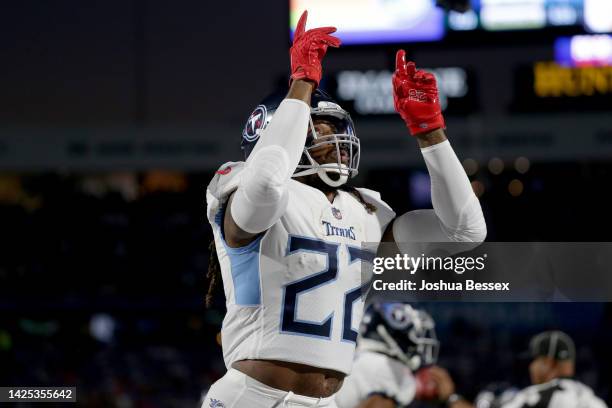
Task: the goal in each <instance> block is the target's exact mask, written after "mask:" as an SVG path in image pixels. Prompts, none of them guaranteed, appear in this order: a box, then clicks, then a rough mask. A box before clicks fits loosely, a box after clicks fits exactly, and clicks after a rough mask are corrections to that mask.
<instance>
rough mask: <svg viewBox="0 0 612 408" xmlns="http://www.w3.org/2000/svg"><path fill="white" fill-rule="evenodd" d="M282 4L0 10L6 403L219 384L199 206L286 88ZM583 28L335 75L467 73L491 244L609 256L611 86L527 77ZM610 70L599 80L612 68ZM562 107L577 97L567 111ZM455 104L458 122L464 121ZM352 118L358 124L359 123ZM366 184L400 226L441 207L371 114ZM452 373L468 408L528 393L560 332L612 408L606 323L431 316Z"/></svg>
mask: <svg viewBox="0 0 612 408" xmlns="http://www.w3.org/2000/svg"><path fill="white" fill-rule="evenodd" d="M288 7H289V6H288V4H287V2H286V1H284V0H283V1H267V2H265V3H264V2H252V1H244V0H235V1H232V2H212V1H209V2H202V1H181V2H173V3H170V2H163V1H145V0H131V1H106V2H99V1H91V2H72V1H62V2H40V1H38V2H36V1H24V2H12V3H6V4H3V5H2V6H0V27H2V32H3V34H2V35H1V36H0V61H1V62H2V63H1V64H0V95H1V97H0V220H1V221H0V225H1V226H2V234H1V236H2V238H1V240H2V243H1V246H0V248H1V250H2V256H1V257H0V385H6V386H8V385H50V386H51V385H55V386H59V385H76V386H77V387H78V390H79V394H78V396H79V400H80V403H79V405H80V406H87V407H115V406H116V407H184V406H195V404H196V402H197V400H198V398H199V396H200V393H201V392H202V391H204V390H205V389H206V388H207V387H208V385H209V384H210V383H211V382H212V381H214V380H215V379H216V378H218V377H219V376H221V375H222V374H223V372H224V371H225V368H224V366H223V362H222V360H221V353H220V348H219V347H218V346H217V344H216V334H217V331H218V327H219V323H220V320H221V318H222V313H223V308H222V300H221V299H217V304H216V308H215V309H213V310H206V309H205V308H204V306H203V296H204V293H205V291H206V287H205V282H204V275H205V272H206V268H207V263H208V255H209V254H208V250H207V247H208V242H209V240H210V237H211V231H210V228H209V226H208V225H207V223H206V220H205V216H204V190H205V186H206V184H207V182H208V180H209V179H210V177H211V176H212V174H213V172H214V170H215V168H216V167H217V166H218V165H220V164H221V163H223V162H225V161H228V160H239V159H240V151H239V148H238V146H239V139H240V134H241V130H242V127H243V125H244V121H245V120H246V118H247V117H248V115H249V113H250V112H251V110H252V109H253V108H254V106H255V105H256V104H257V102H258V101H259V100H260V99H261V98H262V97H263V96H265V95H266V94H268V93H270V92H271V91H273V90H274V89H276V88H277V87H279V86H282V85H281V84H284V83H285V81H286V75H287V70H288V55H287V49H288V46H289V35H288V29H287V28H288ZM581 32H582V30H581V29H579V28H576V27H570V28H559V27H557V28H554V29H550V30H540V31H527V32H521V31H512V32H494V33H485V32H472V33H460V34H458V35H456V36H454V37H452V38H449V39H447V40H445V41H442V42H437V43H403V44H390V45H367V46H347V47H344V48H341V49H339V50H332V51H331V52H329V53H328V56H327V57H326V59H325V65H324V70H325V73H326V74H328V77H327V80H326V82H324V85H325V86H329V87H330V88H332V89H330V90H331V91H332V92H334V89H333V88H334V87H335V86H336V83H337V78H338V75H339V74H340V73H341V72H342V71H347V70H352V71H355V70H358V71H360V72H362V73H364V72H366V71H371V70H373V71H375V72H380V71H384V70H391V69H392V64H393V58H394V52H395V50H396V49H397V48H398V47H399V46H400V45H401V46H402V47H404V48H405V49H406V50H407V51H408V55H409V57H410V58H413V59H414V60H416V62H417V64H419V65H420V66H424V67H430V68H444V67H461V68H463V69H464V70H465V72H466V73H467V75H468V78H469V80H468V81H467V84H468V87H469V90H468V93H467V95H466V97H465V98H463V99H461V100H459V101H452V102H449V109H448V111H447V113H446V117H447V124H448V134H449V137H450V139H451V141H452V143H453V145H454V146H455V149H456V151H457V153H458V155H459V157H460V158H462V159H471V160H467V161H465V162H464V164H465V166H466V170H468V171H469V173H470V178H471V179H472V180H473V181H474V186H475V189H476V191H477V193H478V194H479V196H480V199H481V202H482V205H483V209H484V212H485V217H486V218H487V223H488V228H489V235H488V239H489V240H492V241H528V240H543V241H606V240H609V238H608V237H609V235H608V231H609V230H610V226H611V224H612V223H611V217H609V216H608V215H607V211H608V209H609V208H610V196H609V194H608V192H609V188H610V175H611V173H612V162H611V160H610V159H611V158H612V144H611V143H612V120H611V119H612V115H611V110H612V104H611V103H610V96H611V95H612V75H609V76H608V78H609V79H608V81H609V82H607V83H605V84H604V85H601V84H600V86H599V87H598V88H597V89H596V92H594V93H591V94H590V95H589V94H588V93H587V94H580V93H579V94H577V95H576V94H573V95H571V96H570V95H569V94H571V93H572V92H569V91H567V88H566V85H567V84H566V85H559V89H562V90H563V89H565V91H562V92H561V91H560V92H561V94H562V96H559V97H556V98H538V96H537V95H534V92H533V83H532V82H531V81H532V80H531V78H530V75H531V74H530V73H532V72H533V69H534V64H536V63H538V62H546V61H552V60H553V59H554V50H553V45H554V42H555V39H556V38H558V37H559V36H564V35H572V34H578V33H581ZM602 69H605V68H602ZM563 95H565V96H563ZM453 104H454V105H453ZM347 105H348V106H349V108H351V109H352V108H354V106H351V104H347ZM354 119H355V122H356V128H357V134H358V135H359V136H360V138H361V139H362V146H363V158H362V164H361V171H360V175H359V178H358V180H357V181H356V184H357V185H360V184H361V185H365V186H368V187H370V188H375V189H378V190H380V191H381V193H382V196H383V198H384V199H385V200H386V201H387V202H389V203H390V204H391V205H392V206H393V207H394V209H396V211H397V212H398V213H401V212H403V211H407V210H410V209H413V208H422V207H423V206H424V205H425V204H424V203H426V202H427V201H428V199H429V198H428V196H427V190H428V187H427V177H426V173H424V166H423V164H422V162H421V161H420V158H419V153H418V150H417V148H416V143H415V142H414V140H412V139H411V138H410V137H409V136H408V135H407V134H406V131H405V128H404V125H403V123H402V122H401V120H400V119H399V118H398V117H395V116H393V115H358V114H356V115H355V117H354ZM430 310H431V312H432V314H433V315H434V317H435V318H436V320H437V323H438V331H439V336H440V338H441V341H442V351H441V364H442V365H444V366H445V367H447V368H448V369H449V370H450V371H451V373H452V374H453V375H454V377H456V379H457V381H458V383H459V387H460V390H461V391H462V392H464V393H465V394H466V395H468V396H474V395H475V394H476V392H477V391H478V390H480V389H482V388H483V387H485V386H486V385H487V384H489V383H491V382H494V381H508V382H510V383H512V384H514V385H517V386H523V385H526V384H527V382H528V375H527V371H526V364H525V362H524V361H520V360H519V359H518V354H519V353H520V352H521V351H523V350H524V349H525V347H526V343H527V340H528V338H529V336H530V335H532V334H534V333H536V332H538V331H540V330H544V329H550V328H560V329H563V330H566V331H567V332H568V333H570V334H571V335H572V336H573V337H574V338H575V340H576V342H577V345H578V349H579V350H578V373H579V375H578V377H579V378H580V379H581V380H583V381H584V382H586V383H587V384H589V385H591V386H592V387H594V388H595V389H596V391H597V392H598V393H599V394H600V395H601V396H602V397H603V398H604V399H606V400H607V401H608V404H610V402H611V401H612V394H611V392H612V391H611V389H610V384H611V383H612V352H611V351H610V347H609V345H610V344H612V307H611V306H610V305H609V304H575V303H574V304H559V303H558V304H544V303H541V304H512V305H509V304H486V305H482V304H463V305H453V304H436V305H431V306H430Z"/></svg>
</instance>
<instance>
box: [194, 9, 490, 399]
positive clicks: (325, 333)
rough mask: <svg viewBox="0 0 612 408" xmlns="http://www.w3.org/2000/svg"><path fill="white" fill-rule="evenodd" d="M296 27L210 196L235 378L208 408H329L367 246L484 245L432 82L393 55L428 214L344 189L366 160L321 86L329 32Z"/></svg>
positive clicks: (227, 352)
mask: <svg viewBox="0 0 612 408" xmlns="http://www.w3.org/2000/svg"><path fill="white" fill-rule="evenodd" d="M306 17H307V14H306V12H304V14H303V15H302V16H301V18H300V20H299V22H298V25H297V27H296V31H295V36H294V40H293V46H292V47H291V49H290V56H291V80H290V88H289V92H288V94H287V95H286V96H285V98H284V99H283V100H282V101H280V103H273V102H272V101H270V100H267V101H266V102H265V103H264V104H261V105H259V106H258V107H257V108H256V109H255V110H254V112H253V113H252V114H251V116H250V117H249V119H248V121H247V123H246V126H245V128H244V131H243V135H242V149H243V151H244V154H245V161H244V162H231V163H226V164H224V165H222V166H221V167H220V168H219V170H217V172H216V174H215V176H214V177H213V179H212V181H211V182H210V184H209V186H208V188H207V193H206V197H207V204H208V207H207V216H208V220H209V222H210V224H211V226H212V228H213V233H214V243H215V247H216V250H215V254H216V255H217V257H218V262H219V264H218V265H220V267H218V265H217V263H215V262H213V263H211V264H210V265H209V274H208V276H209V278H210V280H211V283H210V287H209V294H210V291H211V290H213V289H214V286H215V284H217V283H218V282H220V281H222V283H223V288H224V291H225V296H226V308H227V313H226V315H225V318H224V320H223V325H222V335H221V342H222V349H223V357H224V360H225V364H226V366H227V368H228V372H227V374H226V375H225V376H224V377H223V378H221V379H220V380H218V381H217V382H216V383H214V384H213V385H212V387H211V388H210V390H209V393H208V395H207V397H206V399H205V402H204V404H203V406H204V407H206V408H208V407H209V406H210V407H222V406H225V407H246V408H259V407H262V408H263V407H266V408H269V407H272V406H290V407H293V406H302V407H303V406H317V407H334V406H335V404H334V402H333V395H334V394H335V393H336V392H337V391H338V390H339V389H340V387H341V385H342V381H343V379H344V377H345V376H346V375H347V374H349V373H350V371H351V366H352V362H353V355H354V351H355V344H356V340H357V328H358V325H359V322H360V321H361V317H362V313H363V300H362V299H361V293H362V286H363V285H364V282H362V278H361V271H360V263H361V262H371V261H372V259H373V257H374V254H373V253H372V252H370V251H367V250H364V249H363V248H362V247H361V243H362V242H381V241H388V242H394V241H397V242H441V241H470V242H480V241H482V240H484V238H485V234H486V226H485V222H484V219H483V216H482V211H481V208H480V204H479V202H478V199H477V198H476V196H475V195H474V193H473V191H472V188H471V185H470V183H469V180H468V178H467V175H466V174H465V172H464V170H463V167H462V166H461V163H460V162H459V160H458V159H457V157H456V155H455V153H454V151H453V149H452V148H451V146H450V143H449V142H448V140H447V139H446V136H445V133H444V130H443V129H444V119H443V117H442V114H441V110H440V104H439V98H438V90H437V86H436V81H435V78H434V77H433V75H431V74H429V73H426V72H423V71H420V70H417V69H416V67H415V65H414V63H411V62H410V63H407V62H406V60H405V54H404V52H403V51H400V52H398V54H397V69H396V72H395V75H394V77H393V87H394V98H395V106H396V109H397V111H398V112H399V113H400V115H401V116H402V118H403V119H404V120H405V121H406V124H407V126H408V129H409V131H410V133H411V134H412V135H413V136H415V137H416V140H417V142H418V144H419V146H420V147H421V151H422V153H423V157H424V159H425V163H426V165H427V168H428V169H429V173H430V176H431V185H432V201H433V207H434V209H433V210H419V211H413V212H409V213H406V214H403V215H400V216H399V217H396V215H395V213H394V212H393V210H392V209H391V208H390V207H389V206H388V205H387V204H386V203H385V202H384V201H382V199H381V197H380V194H379V193H377V192H375V191H373V190H369V189H365V188H353V187H349V186H348V185H347V182H348V181H349V179H350V178H351V177H353V176H355V175H356V174H357V171H358V165H359V157H360V154H361V149H360V143H359V139H358V138H357V136H356V134H355V129H354V126H353V122H352V120H351V118H350V116H349V114H348V113H347V112H346V111H345V110H344V109H342V108H341V107H340V106H339V105H338V104H337V103H335V102H334V101H332V100H331V98H329V96H327V95H326V94H325V93H324V92H322V91H320V90H318V89H317V87H318V84H319V81H320V79H321V75H322V67H321V62H322V60H323V57H324V56H325V54H326V52H327V49H328V47H338V46H339V45H340V41H339V39H338V38H336V37H334V36H332V35H331V34H332V33H333V32H334V31H335V28H333V27H323V28H315V29H311V30H308V31H306V30H305V25H306Z"/></svg>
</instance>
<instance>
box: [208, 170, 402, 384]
mask: <svg viewBox="0 0 612 408" xmlns="http://www.w3.org/2000/svg"><path fill="white" fill-rule="evenodd" d="M227 167H231V168H232V171H231V172H229V173H227V172H225V171H224V169H226V168H227ZM243 167H244V163H241V162H238V163H228V164H226V165H224V166H222V167H221V169H220V171H219V172H217V174H215V177H214V178H213V180H212V181H211V183H210V184H209V186H208V189H207V202H208V219H209V222H210V223H211V226H212V227H213V232H214V235H215V243H216V246H217V255H218V257H219V262H220V264H221V270H222V276H223V287H224V290H225V295H226V306H227V314H226V316H225V318H224V320H223V327H222V336H221V338H222V343H223V344H222V345H223V355H224V359H225V363H226V365H227V367H231V365H232V363H233V362H234V361H238V360H243V359H269V360H280V361H290V362H296V363H301V364H306V365H310V366H315V367H321V368H328V369H333V370H337V371H341V372H344V373H347V374H348V373H349V372H350V370H351V366H352V360H353V354H354V351H355V340H356V338H357V329H358V327H359V323H360V321H361V317H362V314H363V300H362V299H361V293H362V291H361V289H362V285H363V284H364V282H362V280H361V263H362V262H371V261H372V259H373V257H374V254H373V253H372V252H371V251H366V250H364V249H362V247H361V244H362V242H380V239H381V236H382V233H383V232H384V230H385V228H386V226H387V224H388V223H389V222H390V221H391V220H392V219H393V218H394V217H395V213H393V211H392V210H391V209H390V208H389V207H388V206H387V205H386V204H385V203H384V202H383V201H382V200H381V199H380V195H379V194H378V193H376V192H374V191H371V190H367V189H359V191H360V193H361V195H362V196H363V198H364V199H365V200H366V201H368V202H370V203H372V204H374V205H375V206H376V207H377V211H376V212H375V213H370V212H368V211H367V210H366V209H365V208H364V206H363V204H362V203H360V202H359V200H358V199H356V197H355V196H354V195H353V194H352V193H349V192H346V191H340V190H339V191H338V193H337V195H336V197H335V198H334V200H333V203H331V202H330V201H329V200H328V199H327V197H326V196H325V195H324V194H323V193H322V192H321V191H319V190H317V189H315V188H313V187H310V186H308V185H305V184H303V183H300V182H298V181H295V180H291V181H290V183H289V204H288V207H287V210H286V212H285V214H284V215H283V216H282V217H281V218H280V220H279V221H278V222H277V223H276V224H274V225H273V226H272V227H271V228H270V229H268V230H267V231H266V232H265V233H263V234H262V235H260V236H259V237H257V239H255V240H254V241H253V242H251V243H250V244H248V245H247V246H245V247H242V248H230V247H229V246H227V245H226V243H225V240H224V239H223V235H222V229H221V226H222V224H223V212H224V208H225V207H224V206H225V203H226V202H227V199H228V197H229V195H230V194H231V193H232V192H233V191H234V190H235V188H236V186H237V184H238V177H237V175H239V174H240V172H241V170H242V169H243Z"/></svg>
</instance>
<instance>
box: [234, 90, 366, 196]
mask: <svg viewBox="0 0 612 408" xmlns="http://www.w3.org/2000/svg"><path fill="white" fill-rule="evenodd" d="M285 96H286V92H283V93H280V92H278V93H274V94H272V95H270V96H268V97H266V98H265V99H264V100H263V101H262V102H261V103H260V104H259V105H257V107H256V108H255V110H253V112H252V113H251V115H250V116H249V118H248V119H247V122H246V124H245V126H244V129H243V131H242V142H241V143H240V148H241V149H242V151H243V153H244V159H245V160H246V159H247V158H248V157H249V155H250V154H251V152H252V151H253V148H254V147H255V144H256V143H257V141H258V140H259V137H260V135H261V132H262V131H263V130H264V129H265V128H266V127H267V126H268V124H269V123H270V121H271V120H272V118H273V117H274V113H275V112H276V109H277V108H278V106H279V105H280V103H281V102H282V101H283V99H284V98H285ZM310 106H311V109H310V124H309V132H308V136H307V139H306V144H305V146H304V153H303V154H302V159H301V160H300V163H299V164H298V166H297V169H296V171H295V173H294V174H293V176H294V177H298V176H305V175H308V174H314V173H317V174H318V175H319V177H321V179H322V180H323V181H325V182H326V183H327V184H329V185H331V186H333V187H337V186H339V185H342V184H344V183H345V182H346V181H347V180H348V178H349V177H354V176H356V175H357V171H358V168H359V139H358V138H357V136H356V135H355V127H354V125H353V120H352V119H351V116H350V115H349V113H348V112H347V111H345V110H344V109H342V108H341V107H340V105H338V103H337V102H336V101H334V100H333V99H332V97H331V96H329V95H328V94H327V93H326V92H325V91H323V90H321V89H317V90H316V91H315V92H313V94H312V98H311V102H310ZM316 119H324V120H326V121H328V122H330V123H331V124H332V125H333V128H334V134H332V135H323V136H321V135H318V134H317V132H316V130H315V127H314V120H316ZM327 144H329V145H334V146H335V147H336V149H337V155H336V157H337V158H338V159H337V160H338V162H337V163H321V164H320V163H317V162H316V161H315V160H314V159H313V158H312V156H311V155H310V151H311V150H312V149H315V148H318V147H320V146H323V145H327ZM341 151H346V153H347V154H348V157H349V163H348V165H345V164H343V163H342V160H341V154H340V153H341ZM329 174H331V176H330V175H329Z"/></svg>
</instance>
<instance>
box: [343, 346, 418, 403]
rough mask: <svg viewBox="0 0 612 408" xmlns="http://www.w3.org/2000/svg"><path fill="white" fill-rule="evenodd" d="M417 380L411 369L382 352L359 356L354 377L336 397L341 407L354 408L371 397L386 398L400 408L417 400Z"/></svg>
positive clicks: (352, 373)
mask: <svg viewBox="0 0 612 408" xmlns="http://www.w3.org/2000/svg"><path fill="white" fill-rule="evenodd" d="M415 393H416V381H415V378H414V375H413V374H412V372H411V371H410V369H409V368H408V367H406V366H405V365H404V364H402V363H400V362H399V361H397V360H395V359H393V358H390V357H388V356H385V355H383V354H380V353H371V352H365V353H360V354H359V355H358V356H357V359H356V360H355V363H354V366H353V370H352V372H351V375H349V376H348V377H346V379H345V380H344V384H343V385H342V388H341V389H340V391H339V392H338V394H337V396H336V403H337V404H338V407H339V408H353V407H356V406H357V405H359V404H360V403H361V402H363V401H365V400H366V399H367V398H368V397H369V396H371V395H383V396H385V397H387V398H390V399H392V400H394V401H395V402H396V403H397V404H398V405H400V406H404V405H408V404H410V403H411V402H412V400H413V399H414V396H415Z"/></svg>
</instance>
